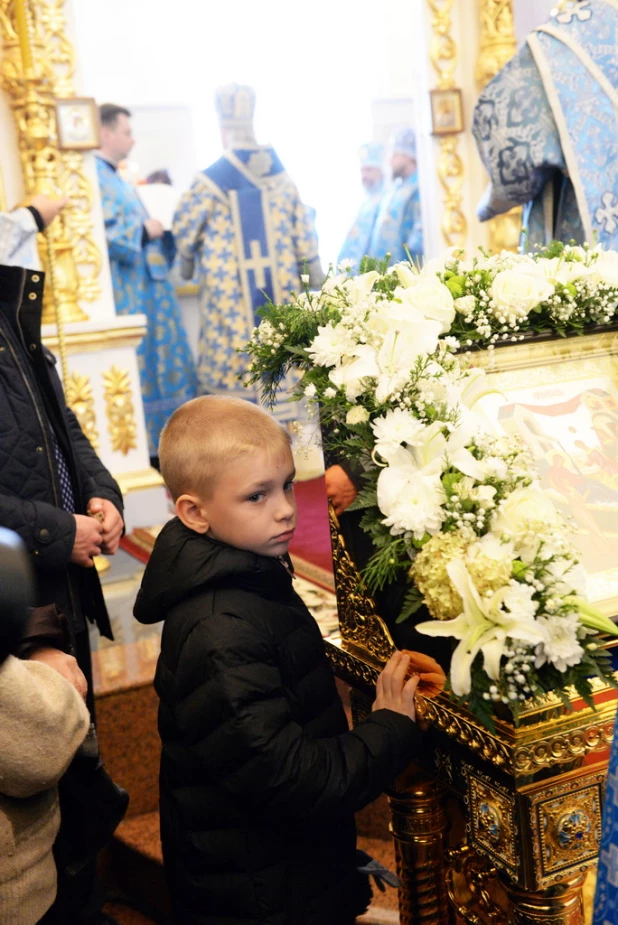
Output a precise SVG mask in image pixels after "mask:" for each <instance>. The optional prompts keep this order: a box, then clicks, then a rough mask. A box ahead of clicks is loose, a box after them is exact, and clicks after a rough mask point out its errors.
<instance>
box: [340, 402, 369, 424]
mask: <svg viewBox="0 0 618 925" xmlns="http://www.w3.org/2000/svg"><path fill="white" fill-rule="evenodd" d="M368 420H369V412H368V411H367V409H366V408H363V406H362V405H355V406H354V408H350V410H349V411H348V413H347V414H346V416H345V422H346V424H364V423H365V421H368Z"/></svg>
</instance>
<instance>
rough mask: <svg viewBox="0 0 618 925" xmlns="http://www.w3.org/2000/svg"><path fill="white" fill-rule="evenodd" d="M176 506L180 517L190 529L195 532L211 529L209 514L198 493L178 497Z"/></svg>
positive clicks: (205, 531)
mask: <svg viewBox="0 0 618 925" xmlns="http://www.w3.org/2000/svg"><path fill="white" fill-rule="evenodd" d="M174 508H175V510H176V516H177V517H178V519H179V520H181V521H182V523H183V524H184V525H185V527H188V528H189V530H193V531H194V533H208V531H209V529H210V522H209V521H208V515H207V512H206V510H205V509H204V508H203V507H202V501H201V499H200V498H198V496H197V495H180V497H179V498H177V499H176V504H175V505H174Z"/></svg>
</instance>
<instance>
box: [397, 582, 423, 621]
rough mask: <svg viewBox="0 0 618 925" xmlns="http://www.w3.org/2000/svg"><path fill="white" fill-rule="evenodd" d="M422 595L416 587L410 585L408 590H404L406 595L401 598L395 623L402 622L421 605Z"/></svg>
mask: <svg viewBox="0 0 618 925" xmlns="http://www.w3.org/2000/svg"><path fill="white" fill-rule="evenodd" d="M423 603H424V601H423V596H422V595H421V592H420V591H419V590H418V588H415V587H414V586H412V587H411V588H410V589H409V591H406V596H405V597H404V599H403V606H402V608H401V610H400V612H399V616H398V617H397V619H396V620H395V623H404V622H405V620H408V619H409V618H410V617H411V616H412V614H414V613H416V611H417V610H418V609H419V608H420V607H422V606H423Z"/></svg>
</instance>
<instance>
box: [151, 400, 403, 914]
mask: <svg viewBox="0 0 618 925" xmlns="http://www.w3.org/2000/svg"><path fill="white" fill-rule="evenodd" d="M159 456H160V461H161V471H162V473H163V477H164V479H165V481H166V483H167V486H168V488H169V490H170V492H171V494H172V497H173V499H174V503H175V510H176V515H177V516H176V517H175V518H174V519H173V520H171V521H170V522H169V523H168V524H166V525H165V527H164V528H163V530H162V531H161V533H160V535H159V537H158V539H157V542H156V544H155V548H154V550H153V553H152V556H151V558H150V561H149V563H148V566H147V567H146V571H145V574H144V578H143V582H142V587H141V589H140V592H139V596H138V599H137V603H136V607H135V616H136V617H137V619H138V620H140V621H141V622H143V623H154V622H157V621H159V620H164V621H165V624H164V628H163V636H162V644H161V655H160V658H159V662H158V666H157V672H156V678H155V687H156V690H157V693H158V695H159V698H160V706H159V733H160V735H161V739H162V744H163V750H162V756H161V775H160V788H161V794H160V812H161V840H162V843H163V857H164V862H165V872H166V876H167V880H168V884H169V888H170V892H171V896H172V903H173V907H174V912H175V915H176V921H177V925H223V923H225V925H258V923H260V925H352V923H353V922H354V919H355V917H356V916H357V915H360V914H361V913H362V912H363V911H364V910H365V909H366V907H367V904H368V902H369V899H370V890H369V886H368V883H367V879H366V877H364V876H363V875H361V874H359V873H358V871H357V869H356V857H355V843H356V832H355V827H354V813H355V812H356V811H357V810H359V809H361V807H363V806H365V805H366V804H367V803H369V802H371V801H372V800H373V799H375V798H376V797H377V796H378V794H379V793H381V792H382V791H383V790H384V789H385V787H386V786H388V784H389V783H390V782H391V781H393V779H394V778H395V777H396V776H397V775H398V774H399V773H400V772H401V771H402V770H403V769H404V768H405V767H406V765H407V764H408V763H409V762H410V760H411V759H412V758H413V757H414V755H415V753H417V751H418V744H419V736H420V733H419V732H418V729H417V727H416V725H415V722H414V720H415V714H414V690H415V688H416V684H417V678H416V677H413V678H411V679H410V680H408V681H406V679H405V678H406V672H407V670H408V667H409V658H408V656H407V655H403V654H402V653H400V652H396V653H395V654H394V655H393V657H392V658H391V659H390V661H389V662H388V664H387V666H386V667H385V669H384V671H383V672H382V674H381V675H380V677H379V679H378V685H377V695H376V700H375V703H374V705H373V712H372V713H371V715H370V716H369V717H368V718H367V719H366V720H365V721H364V722H362V723H360V724H359V725H358V726H356V727H355V728H354V729H353V730H352V731H348V728H347V723H346V718H345V714H344V711H343V708H342V706H341V703H340V701H339V698H338V696H337V691H336V687H335V681H334V677H333V674H332V671H331V668H330V666H329V663H328V660H327V658H326V653H325V649H324V643H323V641H322V638H321V635H320V632H319V629H318V627H317V624H316V623H315V621H314V620H313V618H312V617H311V615H310V614H309V612H308V610H307V608H306V607H305V605H304V604H303V602H302V601H301V599H300V597H299V596H298V595H297V594H296V592H295V591H294V588H293V585H292V577H293V576H292V565H291V561H290V558H289V556H288V546H289V544H290V541H291V539H292V537H293V535H294V528H295V526H296V504H295V501H294V487H293V485H294V461H293V458H292V452H291V449H290V438H289V435H288V433H287V432H286V431H285V430H284V429H283V428H282V427H281V426H280V425H279V424H278V423H277V422H276V421H275V420H274V419H273V418H272V417H271V416H270V415H269V414H267V413H266V412H265V411H263V410H262V409H261V408H259V407H257V406H256V405H254V404H251V403H250V402H246V401H242V400H240V399H235V398H225V397H216V396H204V397H202V398H196V399H194V400H193V401H191V402H188V403H187V404H186V405H183V406H182V407H181V408H179V409H178V410H177V411H176V412H175V413H174V414H173V415H172V417H171V418H170V420H169V422H168V423H167V425H166V427H165V429H164V431H163V433H162V435H161V442H160V446H159Z"/></svg>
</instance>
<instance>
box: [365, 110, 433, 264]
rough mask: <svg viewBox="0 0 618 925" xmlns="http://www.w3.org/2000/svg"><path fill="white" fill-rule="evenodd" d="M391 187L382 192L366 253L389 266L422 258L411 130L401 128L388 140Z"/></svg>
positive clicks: (414, 156)
mask: <svg viewBox="0 0 618 925" xmlns="http://www.w3.org/2000/svg"><path fill="white" fill-rule="evenodd" d="M390 147H391V152H392V154H391V171H392V176H393V185H392V187H390V188H389V189H388V190H387V192H386V193H385V195H384V197H383V199H382V202H381V203H380V208H379V210H378V216H377V218H376V222H375V226H374V229H373V234H372V236H371V243H370V245H369V253H370V254H371V256H372V257H377V258H379V259H381V258H382V257H384V256H385V255H386V254H390V255H391V263H399V262H400V261H402V260H407V259H408V254H409V256H410V258H411V259H412V260H413V261H415V262H416V261H418V260H420V259H421V257H422V255H423V225H422V221H421V199H420V192H419V188H418V174H417V171H416V137H415V134H414V131H413V129H411V128H401V129H399V130H398V131H397V132H395V134H394V136H393V138H392V140H391V145H390Z"/></svg>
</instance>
